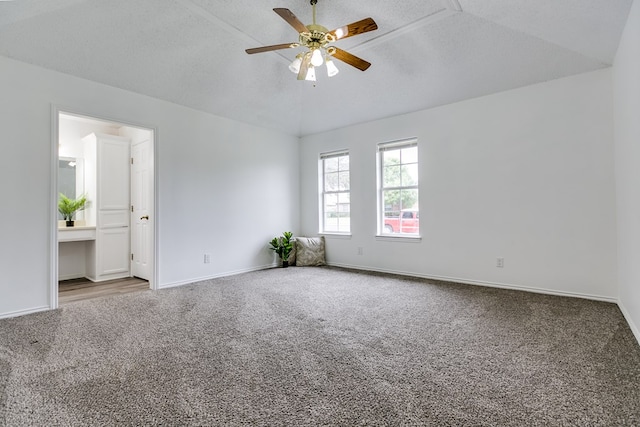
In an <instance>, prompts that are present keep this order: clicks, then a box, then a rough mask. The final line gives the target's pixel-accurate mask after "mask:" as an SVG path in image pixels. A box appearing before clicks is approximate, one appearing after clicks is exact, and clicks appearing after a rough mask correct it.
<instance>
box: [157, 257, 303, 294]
mask: <svg viewBox="0 0 640 427" xmlns="http://www.w3.org/2000/svg"><path fill="white" fill-rule="evenodd" d="M270 268H278V264H277V263H273V264H267V265H261V266H258V267H250V268H244V269H241V270H233V271H227V272H224V273H220V274H214V275H213V276H203V277H194V278H192V279H187V280H180V281H178V282H171V283H165V284H162V285H160V286H159V287H158V289H169V288H175V287H178V286H184V285H190V284H192V283H197V282H204V281H205V280H212V279H219V278H221V277H229V276H237V275H238V274H244V273H251V272H253V271H260V270H268V269H270ZM287 268H295V267H293V266H292V267H287Z"/></svg>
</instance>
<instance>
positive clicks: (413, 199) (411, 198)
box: [399, 189, 418, 210]
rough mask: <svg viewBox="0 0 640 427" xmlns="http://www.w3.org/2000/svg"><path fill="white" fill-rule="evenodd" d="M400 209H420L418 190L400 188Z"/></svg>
mask: <svg viewBox="0 0 640 427" xmlns="http://www.w3.org/2000/svg"><path fill="white" fill-rule="evenodd" d="M399 198H400V201H399V203H400V210H402V209H415V210H417V209H418V190H417V189H416V190H400V197H399Z"/></svg>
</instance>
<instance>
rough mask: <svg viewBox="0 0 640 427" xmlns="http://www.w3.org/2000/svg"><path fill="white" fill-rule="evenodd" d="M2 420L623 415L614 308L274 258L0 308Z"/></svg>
mask: <svg viewBox="0 0 640 427" xmlns="http://www.w3.org/2000/svg"><path fill="white" fill-rule="evenodd" d="M0 396H1V401H0V424H1V425H7V426H23V425H24V426H29V425H34V426H36V425H37V426H43V425H46V426H53V425H60V426H105V425H163V426H173V425H197V426H203V425H224V426H235V425H256V426H262V425H273V426H285V425H286V426H321V425H327V426H328V425H340V426H378V425H390V426H395V425H401V426H417V425H429V426H554V425H557V426H568V425H576V426H597V425H601V426H612V425H616V426H623V425H629V426H631V425H636V426H637V425H640V346H638V344H637V342H636V341H635V339H634V337H633V335H632V333H631V331H630V329H629V327H628V325H627V324H626V323H625V321H624V319H623V317H622V315H621V313H620V311H619V309H618V308H617V306H616V305H614V304H608V303H602V302H594V301H587V300H581V299H572V298H563V297H555V296H546V295H537V294H530V293H525V292H518V291H508V290H499V289H490V288H482V287H476V286H469V285H459V284H446V283H437V282H433V281H428V280H421V279H410V278H403V277H398V276H390V275H382V274H373V273H361V272H354V271H348V270H342V269H337V268H300V267H295V268H288V269H272V270H266V271H261V272H255V273H248V274H243V275H239V276H234V277H228V278H221V279H216V280H210V281H206V282H201V283H197V284H193V285H188V286H183V287H180V288H174V289H169V290H163V291H158V292H150V291H148V292H140V293H133V294H129V295H123V296H116V297H110V298H101V299H96V300H91V301H82V302H77V303H73V304H70V305H68V306H65V307H64V308H62V309H59V310H55V311H50V312H44V313H37V314H33V315H28V316H23V317H20V318H13V319H4V320H1V321H0Z"/></svg>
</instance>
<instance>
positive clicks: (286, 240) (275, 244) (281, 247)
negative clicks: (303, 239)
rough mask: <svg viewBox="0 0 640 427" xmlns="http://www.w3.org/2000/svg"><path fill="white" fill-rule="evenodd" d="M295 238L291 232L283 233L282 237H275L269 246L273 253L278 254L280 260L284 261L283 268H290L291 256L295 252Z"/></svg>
mask: <svg viewBox="0 0 640 427" xmlns="http://www.w3.org/2000/svg"><path fill="white" fill-rule="evenodd" d="M292 237H293V233H292V232H290V231H285V232H284V233H282V236H281V237H274V238H273V239H272V240H271V241H270V242H269V244H270V245H271V247H270V248H269V249H271V250H272V251H274V252H275V253H277V254H278V256H279V257H280V259H281V260H282V267H288V266H289V254H291V251H292V250H293V241H291V238H292Z"/></svg>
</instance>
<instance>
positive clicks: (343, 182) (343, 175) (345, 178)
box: [338, 171, 351, 191]
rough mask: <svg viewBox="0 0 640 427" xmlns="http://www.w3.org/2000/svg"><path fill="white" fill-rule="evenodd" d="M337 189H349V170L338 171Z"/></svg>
mask: <svg viewBox="0 0 640 427" xmlns="http://www.w3.org/2000/svg"><path fill="white" fill-rule="evenodd" d="M338 181H339V184H338V189H339V190H340V191H345V190H349V187H350V185H351V184H350V182H349V171H346V172H342V171H340V172H338Z"/></svg>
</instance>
